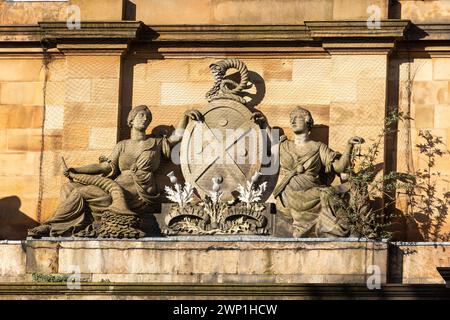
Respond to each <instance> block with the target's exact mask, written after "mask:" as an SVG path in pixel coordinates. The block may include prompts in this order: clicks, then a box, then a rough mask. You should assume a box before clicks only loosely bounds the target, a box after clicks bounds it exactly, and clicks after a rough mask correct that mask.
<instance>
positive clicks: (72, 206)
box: [28, 59, 364, 238]
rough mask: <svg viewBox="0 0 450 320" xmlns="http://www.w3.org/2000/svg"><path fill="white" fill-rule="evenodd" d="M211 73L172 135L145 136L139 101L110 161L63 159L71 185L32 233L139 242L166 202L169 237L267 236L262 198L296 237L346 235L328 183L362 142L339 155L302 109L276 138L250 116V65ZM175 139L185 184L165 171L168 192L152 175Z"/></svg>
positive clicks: (146, 121)
mask: <svg viewBox="0 0 450 320" xmlns="http://www.w3.org/2000/svg"><path fill="white" fill-rule="evenodd" d="M210 69H211V71H212V73H213V76H214V81H215V82H214V85H213V88H212V89H211V90H210V91H208V93H207V94H206V98H207V100H208V105H207V106H206V107H205V108H204V109H202V110H200V111H199V110H189V111H186V112H185V113H184V116H183V118H182V119H181V121H180V123H179V125H178V127H177V128H176V130H175V131H174V132H173V134H172V135H171V136H170V137H166V136H164V137H152V136H150V135H148V134H147V133H146V130H147V128H148V127H149V125H150V123H151V121H152V114H151V111H150V109H149V108H148V107H147V106H143V105H141V106H137V107H135V108H133V109H132V110H131V111H130V113H129V115H128V121H127V122H128V125H129V127H130V128H131V138H130V139H127V140H123V141H120V142H118V143H117V145H116V146H115V148H114V150H113V151H112V153H111V155H110V156H108V157H104V156H102V157H100V158H99V163H96V164H91V165H86V166H83V167H77V168H72V167H68V166H67V165H66V163H65V161H64V159H63V164H64V167H65V169H64V175H65V176H66V177H67V178H68V180H69V182H68V183H66V184H65V185H64V186H63V188H62V192H61V194H62V196H61V199H60V203H59V206H58V207H57V209H56V211H55V213H54V214H53V215H52V217H51V218H50V219H49V220H48V221H46V222H45V223H43V224H42V225H40V226H38V227H36V228H33V229H31V230H29V233H28V234H29V236H31V237H36V238H40V237H47V236H51V237H67V236H68V237H90V238H141V237H144V236H146V234H145V233H144V232H143V231H142V230H141V228H140V226H141V223H142V220H143V219H145V217H144V216H145V214H146V213H148V212H149V211H150V210H151V208H152V205H154V204H155V203H160V202H168V201H169V200H170V201H171V202H172V204H170V205H168V206H167V205H166V206H165V208H166V209H164V210H163V214H164V217H163V226H162V229H163V230H162V232H163V233H164V234H166V235H183V234H196V235H208V234H257V235H267V234H269V233H270V230H269V228H268V224H269V220H270V205H269V204H268V203H264V201H263V200H264V199H267V198H268V196H269V195H270V194H271V193H273V196H274V197H275V198H276V199H277V200H278V206H279V207H280V208H279V209H280V210H278V211H279V214H282V212H284V213H287V214H288V215H289V216H290V217H291V219H292V221H293V223H292V230H293V236H294V237H346V236H348V235H349V228H348V225H347V221H346V217H345V212H344V211H343V210H342V207H341V206H340V205H338V203H337V202H336V201H335V199H334V194H336V190H338V189H336V188H334V187H333V186H331V183H332V181H333V180H334V178H335V176H336V175H339V176H343V174H345V172H346V170H348V168H349V164H350V160H351V159H350V155H351V153H352V149H353V147H354V145H356V144H361V143H363V142H364V140H363V139H362V138H360V137H353V138H350V139H349V141H348V146H347V148H346V150H344V152H343V153H342V154H341V153H338V152H335V151H333V150H331V149H330V148H329V147H328V146H327V145H326V144H324V143H322V142H318V141H313V140H312V139H311V138H310V132H311V129H312V127H313V125H314V120H313V117H312V115H311V113H310V112H309V111H308V110H306V109H305V108H302V107H296V108H295V109H294V110H293V111H292V113H291V114H290V125H291V128H292V131H293V134H294V139H293V140H288V139H287V138H286V136H281V137H280V138H279V139H277V140H274V138H273V137H274V134H273V132H272V129H271V128H270V126H269V124H268V121H267V119H266V118H265V117H264V115H263V114H262V113H260V112H258V111H253V112H252V111H250V109H249V108H247V107H246V100H245V99H244V98H243V96H242V94H241V93H242V91H243V90H245V89H248V88H249V87H250V85H249V74H248V70H247V66H246V65H245V64H244V63H243V62H241V61H239V60H237V59H225V60H222V61H219V62H217V63H214V64H212V65H211V66H210ZM229 69H236V70H237V71H238V72H239V75H240V82H239V83H236V82H234V81H233V80H231V79H227V78H226V73H227V70H229ZM230 135H231V136H230ZM199 137H200V139H199ZM180 141H181V148H180V162H181V169H182V172H183V178H184V180H185V183H184V185H183V184H182V183H180V182H179V181H178V179H179V177H176V176H175V174H174V173H173V172H171V173H169V175H168V176H169V178H170V182H171V183H172V185H173V186H165V188H164V194H162V193H161V192H160V190H158V186H157V183H156V180H155V173H156V172H157V171H158V170H159V167H160V162H161V158H162V157H163V156H164V157H167V158H171V151H172V150H173V147H174V146H175V145H176V144H178V143H180ZM269 145H270V146H271V147H270V146H269ZM270 150H278V152H274V153H273V154H272V155H271V156H272V157H276V159H275V160H274V161H273V163H276V164H279V165H278V166H277V168H276V171H275V174H272V176H275V177H276V178H277V179H278V183H277V185H276V187H275V188H269V187H268V181H267V179H266V181H264V182H262V180H264V178H265V176H264V173H263V172H262V170H261V169H262V167H263V161H262V159H263V157H264V156H265V153H267V152H269V151H270ZM199 159H200V160H199ZM272 189H273V190H272ZM161 191H162V190H161ZM343 192H345V191H343Z"/></svg>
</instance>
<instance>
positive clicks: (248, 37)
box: [143, 25, 313, 42]
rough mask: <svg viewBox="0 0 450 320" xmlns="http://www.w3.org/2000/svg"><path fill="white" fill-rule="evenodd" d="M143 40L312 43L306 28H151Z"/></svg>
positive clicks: (228, 26)
mask: <svg viewBox="0 0 450 320" xmlns="http://www.w3.org/2000/svg"><path fill="white" fill-rule="evenodd" d="M147 27H148V30H149V31H150V32H148V33H147V34H146V36H144V39H143V40H152V41H155V42H168V41H169V42H173V41H176V42H198V41H208V42H221V41H237V42H242V41H245V42H267V41H269V42H283V41H312V40H313V39H312V38H311V37H310V34H309V29H308V27H307V26H305V25H154V26H152V25H149V26H147Z"/></svg>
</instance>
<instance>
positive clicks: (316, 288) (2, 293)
mask: <svg viewBox="0 0 450 320" xmlns="http://www.w3.org/2000/svg"><path fill="white" fill-rule="evenodd" d="M449 298H450V289H447V288H445V286H444V285H395V284H389V285H383V286H381V289H378V290H370V289H368V288H367V286H365V285H345V284H339V285H333V284H327V285H321V284H309V285H308V284H306V285H305V284H289V285H285V284H259V283H252V284H227V285H224V284H215V285H202V284H160V283H139V284H132V283H114V284H112V283H82V284H81V288H80V289H68V287H67V285H66V284H54V283H20V284H17V283H0V300H2V299H16V300H17V299H28V300H29V299H70V300H78V299H98V300H111V299H136V300H138V299H158V300H166V299H171V300H174V299H175V300H176V299H184V300H186V299H189V300H193V299H203V300H204V299H214V300H229V299H233V300H235V299H240V300H243V299H266V300H272V299H286V300H287V299H290V300H309V299H316V300H317V299H358V300H361V299H370V300H397V299H408V300H418V299H433V300H436V299H449Z"/></svg>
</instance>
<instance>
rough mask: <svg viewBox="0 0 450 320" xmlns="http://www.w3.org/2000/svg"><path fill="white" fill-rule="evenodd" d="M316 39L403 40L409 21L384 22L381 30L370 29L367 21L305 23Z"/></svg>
mask: <svg viewBox="0 0 450 320" xmlns="http://www.w3.org/2000/svg"><path fill="white" fill-rule="evenodd" d="M305 25H306V26H307V27H308V29H309V31H310V36H311V37H312V38H314V39H330V38H335V39H342V38H345V39H356V38H363V39H364V38H371V39H382V38H390V39H402V38H403V36H404V35H405V32H406V30H407V28H408V26H409V25H410V21H409V20H382V21H380V28H379V29H375V28H369V26H368V24H367V22H366V21H305Z"/></svg>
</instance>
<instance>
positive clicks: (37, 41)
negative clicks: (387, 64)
mask: <svg viewBox="0 0 450 320" xmlns="http://www.w3.org/2000/svg"><path fill="white" fill-rule="evenodd" d="M42 40H45V41H44V42H43V41H42ZM421 40H450V24H449V25H447V24H422V25H417V26H416V25H412V24H411V23H410V22H409V21H408V20H382V21H381V22H380V29H370V28H368V27H367V22H366V21H305V22H304V23H303V24H299V25H153V26H152V25H145V24H143V23H142V22H137V21H108V22H82V24H81V29H73V30H70V29H68V28H67V25H66V22H40V23H39V24H38V25H32V26H30V25H16V26H0V52H13V51H15V50H16V49H15V48H17V52H23V53H26V52H37V51H39V50H40V48H41V47H42V44H43V43H44V44H46V45H53V47H54V48H55V49H56V50H57V51H58V52H63V53H66V54H70V53H72V52H74V53H77V52H93V53H95V52H97V53H106V52H112V53H117V52H124V51H125V50H127V49H128V48H129V46H130V44H131V43H133V50H134V53H136V54H140V53H142V54H147V55H148V54H149V52H153V53H154V54H157V55H159V54H162V55H202V54H208V55H215V54H219V55H220V54H222V55H223V54H225V55H250V56H253V55H254V56H263V55H265V54H268V55H277V56H284V55H286V56H296V55H300V56H323V55H328V54H330V53H332V54H339V53H344V54H352V53H356V54H359V53H367V54H370V53H373V54H380V53H387V52H389V51H391V50H392V49H393V48H394V47H395V46H396V43H397V42H399V41H401V42H405V41H421ZM19 43H20V44H19ZM25 48H28V49H25ZM30 48H31V49H30Z"/></svg>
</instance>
